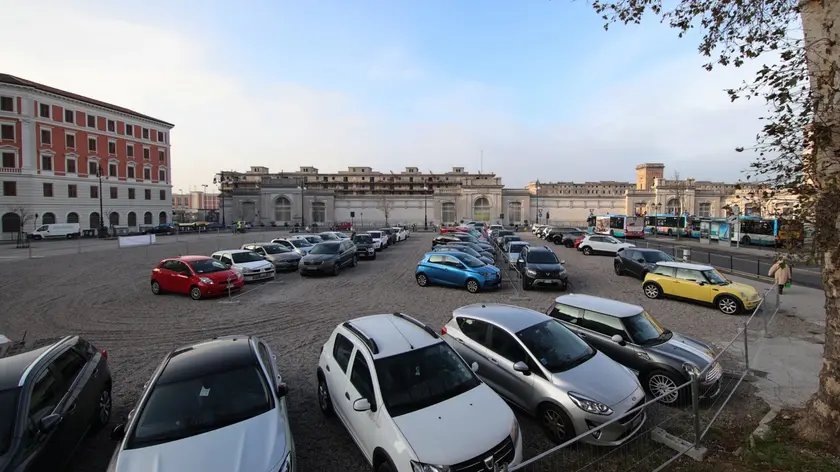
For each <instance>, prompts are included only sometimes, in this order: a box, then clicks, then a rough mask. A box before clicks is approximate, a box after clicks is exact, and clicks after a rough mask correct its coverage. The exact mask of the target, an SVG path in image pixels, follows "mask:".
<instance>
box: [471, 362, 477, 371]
mask: <svg viewBox="0 0 840 472" xmlns="http://www.w3.org/2000/svg"><path fill="white" fill-rule="evenodd" d="M470 369H472V371H473V372H478V362H473V363H472V364H470Z"/></svg>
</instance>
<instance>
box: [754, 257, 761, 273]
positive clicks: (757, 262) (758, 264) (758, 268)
mask: <svg viewBox="0 0 840 472" xmlns="http://www.w3.org/2000/svg"><path fill="white" fill-rule="evenodd" d="M755 275H761V259H758V258H756V260H755Z"/></svg>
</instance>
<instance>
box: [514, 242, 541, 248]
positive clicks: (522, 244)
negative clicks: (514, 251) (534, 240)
mask: <svg viewBox="0 0 840 472" xmlns="http://www.w3.org/2000/svg"><path fill="white" fill-rule="evenodd" d="M510 245H511V246H530V245H531V243H529V242H528V241H511V242H510ZM534 247H539V246H534Z"/></svg>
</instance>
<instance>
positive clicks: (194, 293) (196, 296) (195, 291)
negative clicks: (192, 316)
mask: <svg viewBox="0 0 840 472" xmlns="http://www.w3.org/2000/svg"><path fill="white" fill-rule="evenodd" d="M190 298H192V299H193V300H201V289H200V288H198V287H196V286H194V285H193V286H192V287H190Z"/></svg>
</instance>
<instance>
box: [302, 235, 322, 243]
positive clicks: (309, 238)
mask: <svg viewBox="0 0 840 472" xmlns="http://www.w3.org/2000/svg"><path fill="white" fill-rule="evenodd" d="M303 239H305V240H307V241H309V242H310V243H312V244H318V243H322V242H324V240H323V239H321V238H319V237H318V236H304V237H303Z"/></svg>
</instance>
